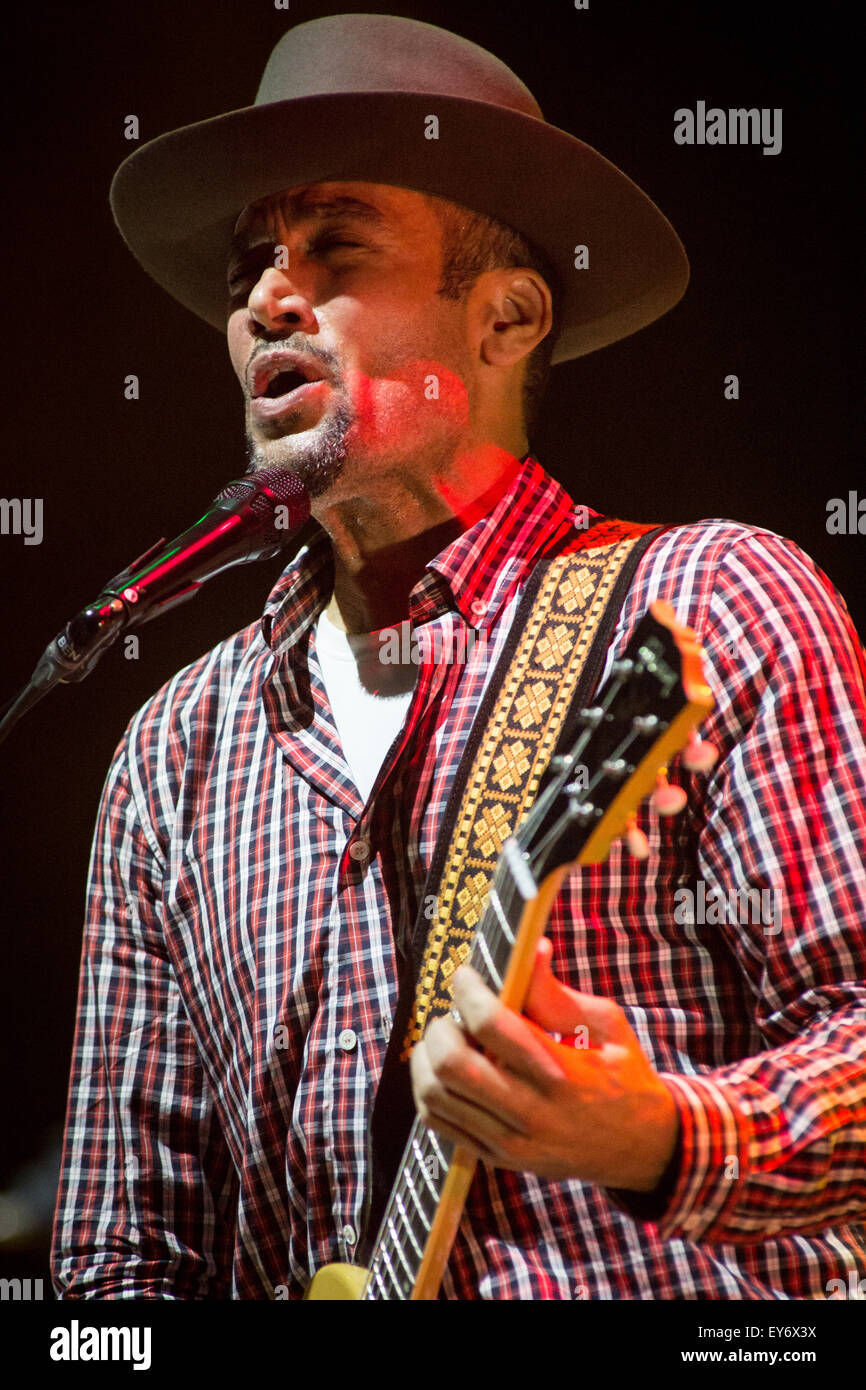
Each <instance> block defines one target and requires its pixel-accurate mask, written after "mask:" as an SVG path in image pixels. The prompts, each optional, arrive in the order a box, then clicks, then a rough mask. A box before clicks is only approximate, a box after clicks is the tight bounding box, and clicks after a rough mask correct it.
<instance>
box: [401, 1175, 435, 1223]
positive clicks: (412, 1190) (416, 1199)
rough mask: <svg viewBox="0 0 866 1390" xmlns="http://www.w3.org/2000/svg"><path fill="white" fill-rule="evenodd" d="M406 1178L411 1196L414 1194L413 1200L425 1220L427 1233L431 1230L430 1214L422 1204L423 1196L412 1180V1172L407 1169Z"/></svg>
mask: <svg viewBox="0 0 866 1390" xmlns="http://www.w3.org/2000/svg"><path fill="white" fill-rule="evenodd" d="M405 1178H406V1186H407V1187H408V1189H409V1192H410V1194H411V1196H412V1200H413V1202H414V1203H415V1206H416V1207H417V1208H418V1212H419V1214H420V1216H421V1220H422V1221H423V1222H424V1227H425V1234H429V1231H430V1221H429V1218H428V1216H427V1213H426V1211H425V1210H424V1207H423V1206H422V1204H421V1198H420V1197H419V1196H418V1189H417V1188H416V1186H415V1184H414V1182H413V1181H412V1174H411V1173H410V1172H409V1171H408V1170H407V1171H406V1174H405Z"/></svg>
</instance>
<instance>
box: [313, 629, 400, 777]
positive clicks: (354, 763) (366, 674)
mask: <svg viewBox="0 0 866 1390" xmlns="http://www.w3.org/2000/svg"><path fill="white" fill-rule="evenodd" d="M405 626H407V627H408V619H407V620H406V624H405ZM382 632H384V633H385V634H386V637H385V638H383V636H382ZM382 632H361V633H351V634H350V633H347V632H343V631H341V629H340V628H338V627H335V626H334V624H333V623H332V622H331V620H330V618H329V617H328V616H327V614H326V612H325V610H324V608H323V609H322V612H321V613H320V614H319V618H318V621H317V623H316V654H317V656H318V658H319V665H320V666H321V668H322V679H323V680H324V682H325V690H326V691H327V693H328V700H329V702H330V705H331V711H332V713H333V716H334V723H335V724H336V726H337V732H338V733H339V735H340V742H341V744H342V745H343V756H344V758H345V759H346V762H347V764H348V767H349V771H350V772H351V774H352V779H353V781H354V783H355V786H356V787H357V788H358V791H359V792H360V793H361V797H362V799H363V800H364V801H366V800H367V798H368V797H369V795H370V792H371V791H372V789H373V783H374V782H375V780H376V778H377V776H378V774H379V769H380V768H381V766H382V763H383V762H384V760H385V754H386V753H387V752H388V749H389V748H390V747H391V744H392V743H393V742H394V739H395V738H396V737H397V734H398V733H399V731H400V729H401V728H402V727H403V723H404V721H405V718H406V712H407V710H408V708H409V703H410V701H411V699H412V691H413V690H414V688H415V681H416V679H417V676H418V666H417V664H415V663H413V662H411V661H409V662H407V663H405V664H402V663H400V662H397V661H383V660H382V657H383V655H387V656H391V655H393V654H394V653H396V652H398V651H399V652H400V653H406V654H408V651H409V650H410V647H411V644H410V643H409V642H408V641H407V640H405V639H404V640H401V641H400V642H399V643H398V642H397V641H396V640H394V639H393V638H392V639H391V640H390V641H389V640H387V634H391V633H395V632H396V633H399V634H400V635H401V639H402V632H401V629H400V628H399V627H397V628H385V629H382Z"/></svg>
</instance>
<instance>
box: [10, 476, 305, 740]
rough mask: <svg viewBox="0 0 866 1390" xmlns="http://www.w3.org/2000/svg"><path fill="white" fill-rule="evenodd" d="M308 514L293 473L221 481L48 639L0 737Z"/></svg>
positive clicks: (289, 533)
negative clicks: (137, 631)
mask: <svg viewBox="0 0 866 1390" xmlns="http://www.w3.org/2000/svg"><path fill="white" fill-rule="evenodd" d="M309 515H310V498H309V494H308V492H307V490H306V488H305V486H304V484H303V482H302V481H301V479H300V478H299V477H298V475H297V474H296V473H287V472H285V471H284V470H283V469H281V468H267V469H264V470H263V471H261V472H259V473H253V474H249V475H247V476H246V477H244V478H238V479H235V480H234V481H233V482H230V483H228V484H227V486H226V487H224V488H223V490H222V492H221V493H220V494H219V496H218V497H217V498H216V499H215V500H214V501H213V502H212V503H211V505H210V507H209V508H208V510H207V511H206V512H205V514H204V516H202V517H200V518H199V520H198V521H197V522H195V524H194V525H193V526H191V527H190V528H189V529H188V530H187V531H182V532H181V534H180V535H179V536H176V537H175V539H174V540H173V541H170V542H169V543H168V544H166V540H165V537H162V539H160V540H158V541H157V542H156V544H155V545H152V546H151V547H150V549H149V550H146V551H145V552H144V554H143V555H140V556H139V557H138V559H137V560H134V561H133V562H132V564H131V565H128V566H127V568H126V569H125V570H121V572H120V573H119V574H116V575H115V576H114V578H113V579H109V581H108V583H107V584H106V585H105V586H104V588H103V589H102V591H101V592H100V593H99V594H98V596H97V597H96V598H95V599H94V601H93V603H89V604H88V605H87V606H86V608H82V609H81V610H80V612H78V613H76V615H75V617H74V618H71V619H70V621H69V622H68V623H67V624H66V627H65V628H64V629H63V631H62V632H60V633H58V635H57V636H56V637H55V639H54V641H53V642H51V643H49V645H48V646H47V647H46V649H45V651H44V652H43V654H42V656H41V658H40V660H39V662H38V663H37V666H36V669H35V671H34V672H33V675H32V676H31V677H30V681H29V683H28V685H27V686H25V688H24V690H23V691H22V692H21V694H20V695H19V696H17V697H15V698H13V699H12V700H11V701H10V702H9V703H8V704H7V706H6V707H5V708H4V710H3V711H0V742H2V740H3V738H4V737H5V736H6V734H7V733H8V732H9V729H10V728H11V727H12V724H13V723H15V722H16V721H17V720H18V719H19V718H20V716H21V715H22V714H23V713H24V711H25V710H26V709H29V708H30V707H31V706H32V705H33V704H35V703H36V701H37V700H38V699H41V697H42V696H43V695H44V694H45V693H46V692H47V691H48V690H50V689H51V687H52V686H54V685H56V684H57V683H58V681H59V682H63V683H68V682H71V681H80V680H83V679H84V677H85V676H87V675H89V674H90V672H91V671H92V669H93V667H94V666H95V665H96V663H97V661H98V660H99V658H100V657H101V656H102V653H103V652H104V651H105V650H106V648H108V647H109V646H111V644H112V643H113V642H115V641H116V640H117V638H118V637H119V636H120V635H121V633H123V632H129V631H131V630H132V629H133V628H136V627H140V626H141V625H142V623H146V622H150V620H151V618H155V617H156V616H157V614H159V613H165V612H167V610H168V609H169V608H173V607H174V606H175V604H178V603H184V602H185V601H186V600H187V599H190V598H193V597H194V595H195V594H197V593H198V591H199V589H200V588H201V586H202V584H204V583H205V582H206V581H207V580H208V579H212V578H213V576H214V575H216V574H220V573H221V572H222V571H223V570H225V569H229V568H230V566H232V565H244V564H249V563H251V562H253V561H255V560H269V559H271V558H272V557H273V556H274V555H277V554H278V553H279V551H280V550H281V549H282V547H283V546H284V545H285V544H286V542H287V541H289V540H291V539H292V537H293V536H295V535H297V533H298V531H300V529H301V527H302V526H303V525H304V524H305V523H306V521H307V520H308V518H309Z"/></svg>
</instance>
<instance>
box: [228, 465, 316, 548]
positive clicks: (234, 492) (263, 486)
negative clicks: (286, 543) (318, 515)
mask: <svg viewBox="0 0 866 1390" xmlns="http://www.w3.org/2000/svg"><path fill="white" fill-rule="evenodd" d="M219 495H220V497H221V498H222V497H227V498H231V497H248V499H249V501H248V505H249V508H250V511H252V512H254V513H255V514H256V515H257V516H260V517H261V518H262V520H265V519H268V520H270V519H271V518H272V517H273V514H274V510H275V508H276V507H278V506H283V507H287V508H288V512H289V525H288V527H287V528H285V527H284V528H281V538H283V539H287V538H288V535H290V534H291V532H293V531H296V530H297V529H298V527H300V526H303V524H304V522H305V521H306V520H307V518H308V517H309V515H310V495H309V493H308V492H307V489H306V488H305V486H304V484H303V482H302V480H301V479H300V478H299V477H298V474H297V473H288V472H286V470H285V469H284V468H264V469H262V470H261V471H260V472H258V473H252V474H250V475H249V476H248V477H246V478H237V479H235V481H234V482H231V483H228V484H227V486H226V487H224V488H223V490H222V492H221V493H220V494H219Z"/></svg>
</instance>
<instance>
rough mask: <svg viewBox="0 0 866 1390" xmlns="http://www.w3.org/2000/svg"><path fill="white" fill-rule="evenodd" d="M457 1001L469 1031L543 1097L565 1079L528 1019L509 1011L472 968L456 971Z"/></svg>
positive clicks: (455, 1000) (455, 995) (455, 992)
mask: <svg viewBox="0 0 866 1390" xmlns="http://www.w3.org/2000/svg"><path fill="white" fill-rule="evenodd" d="M454 1002H455V1004H456V1005H457V1007H458V1009H459V1010H460V1017H461V1020H462V1022H463V1024H464V1026H465V1028H466V1029H467V1031H468V1032H469V1033H471V1034H472V1036H473V1037H474V1038H475V1039H477V1041H478V1042H479V1043H480V1044H481V1046H482V1047H483V1048H485V1049H486V1050H487V1051H488V1052H489V1053H491V1054H492V1055H493V1056H494V1057H495V1058H496V1060H497V1061H499V1062H501V1063H502V1064H503V1065H504V1066H506V1067H508V1068H509V1070H510V1071H512V1072H514V1073H515V1074H516V1075H517V1076H520V1077H524V1078H525V1079H526V1080H527V1081H529V1082H530V1083H531V1085H532V1086H534V1087H535V1088H536V1089H537V1090H540V1091H541V1092H542V1093H544V1094H546V1093H547V1092H548V1091H549V1090H550V1088H551V1085H552V1084H554V1083H556V1082H558V1081H561V1080H562V1077H563V1074H564V1073H563V1070H562V1068H561V1067H560V1066H559V1065H557V1063H556V1061H555V1059H554V1058H553V1057H552V1056H551V1054H550V1053H549V1052H548V1050H547V1049H546V1048H545V1047H543V1046H542V1045H541V1043H540V1042H539V1041H538V1039H537V1038H536V1036H535V1033H534V1031H533V1029H531V1028H529V1027H527V1024H526V1021H525V1019H522V1018H521V1017H520V1016H519V1015H518V1014H516V1013H515V1012H514V1011H513V1009H508V1008H506V1006H505V1005H504V1004H503V1003H502V1001H501V1000H500V999H497V997H496V995H495V994H493V992H492V991H491V990H489V989H488V988H487V986H486V985H485V984H484V982H483V980H482V979H481V977H480V975H478V974H476V972H475V971H474V970H473V969H472V968H471V967H470V966H466V965H464V966H461V968H460V969H459V970H458V972H457V975H456V977H455V980H454Z"/></svg>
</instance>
